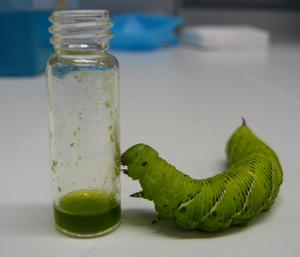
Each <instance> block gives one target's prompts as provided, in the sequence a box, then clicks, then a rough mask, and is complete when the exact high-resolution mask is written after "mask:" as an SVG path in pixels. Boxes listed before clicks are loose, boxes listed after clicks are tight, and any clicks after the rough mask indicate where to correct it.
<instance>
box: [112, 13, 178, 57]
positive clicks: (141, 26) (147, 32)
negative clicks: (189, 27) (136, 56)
mask: <svg viewBox="0 0 300 257" xmlns="http://www.w3.org/2000/svg"><path fill="white" fill-rule="evenodd" d="M113 22H114V26H113V33H114V37H113V39H112V40H111V48H112V49H114V50H129V51H143V50H153V49H156V48H160V47H165V46H171V45H176V44H177V42H178V40H177V37H176V35H175V29H176V27H177V26H179V25H181V24H182V23H183V19H182V18H181V17H176V16H169V15H154V14H121V15H117V16H114V17H113Z"/></svg>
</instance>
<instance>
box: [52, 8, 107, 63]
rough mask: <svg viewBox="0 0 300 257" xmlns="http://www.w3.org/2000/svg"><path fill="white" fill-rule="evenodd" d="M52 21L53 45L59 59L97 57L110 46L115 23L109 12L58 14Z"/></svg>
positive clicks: (65, 12)
mask: <svg viewBox="0 0 300 257" xmlns="http://www.w3.org/2000/svg"><path fill="white" fill-rule="evenodd" d="M50 21H51V22H52V26H51V28H50V32H51V33H52V38H51V43H52V44H53V47H54V49H55V52H56V54H57V55H59V56H63V57H66V58H73V57H74V58H78V57H80V58H81V57H83V58H95V57H97V56H99V55H102V54H103V53H105V51H106V50H107V49H108V47H109V40H110V38H111V37H112V32H111V30H110V29H111V27H112V22H111V20H110V19H109V13H108V12H107V11H106V10H72V11H55V12H53V14H52V16H51V17H50Z"/></svg>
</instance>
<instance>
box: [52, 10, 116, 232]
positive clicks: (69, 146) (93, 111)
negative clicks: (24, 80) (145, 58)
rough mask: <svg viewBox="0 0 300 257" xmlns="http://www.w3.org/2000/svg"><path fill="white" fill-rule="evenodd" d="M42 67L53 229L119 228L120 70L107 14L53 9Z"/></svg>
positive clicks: (106, 229)
mask: <svg viewBox="0 0 300 257" xmlns="http://www.w3.org/2000/svg"><path fill="white" fill-rule="evenodd" d="M50 20H51V22H52V26H51V28H50V31H51V33H52V38H51V43H52V44H53V46H54V49H55V54H54V55H53V56H52V57H50V58H49V61H48V65H47V89H48V105H49V141H50V162H51V170H52V171H51V173H52V191H53V208H54V218H55V224H56V227H57V228H58V229H59V230H60V231H62V232H63V233H65V234H68V235H72V236H76V237H93V236H98V235H101V234H104V233H107V232H110V231H112V230H113V229H114V228H116V227H117V226H118V224H119V223H120V145H119V108H120V104H119V67H118V61H117V59H116V58H115V57H114V56H113V55H111V54H109V53H108V52H107V49H108V45H109V44H108V42H109V39H110V38H111V36H112V33H111V30H110V28H111V26H112V22H111V20H110V19H109V13H108V12H107V11H106V10H72V11H55V12H53V14H52V16H51V17H50Z"/></svg>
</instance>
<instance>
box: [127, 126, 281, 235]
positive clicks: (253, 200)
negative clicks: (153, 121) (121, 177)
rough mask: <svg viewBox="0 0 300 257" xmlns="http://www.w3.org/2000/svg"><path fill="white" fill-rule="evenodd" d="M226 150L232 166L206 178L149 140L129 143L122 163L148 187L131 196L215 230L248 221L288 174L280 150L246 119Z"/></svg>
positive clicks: (191, 225)
mask: <svg viewBox="0 0 300 257" xmlns="http://www.w3.org/2000/svg"><path fill="white" fill-rule="evenodd" d="M226 153H227V158H228V169H227V170H225V171H224V172H223V173H221V174H218V175H216V176H213V177H209V178H206V179H193V178H191V177H189V176H188V175H186V174H184V173H182V172H180V171H179V170H177V169H176V168H175V167H174V166H172V165H170V164H169V163H167V162H166V161H165V160H163V159H162V158H160V157H159V155H158V153H157V152H156V151H155V150H154V149H153V148H151V147H150V146H148V145H144V144H137V145H134V146H132V147H131V148H129V149H128V150H127V151H126V152H125V153H123V154H122V156H121V163H122V165H124V166H127V169H126V170H124V172H125V173H126V174H128V175H129V176H130V177H131V178H132V179H134V180H137V179H138V180H139V182H140V185H141V187H142V189H143V190H142V191H141V192H138V193H135V194H133V195H131V196H133V197H143V198H145V199H148V200H151V201H153V202H154V204H155V209H156V211H157V212H158V218H161V219H171V220H174V221H175V222H176V223H177V225H179V226H180V227H183V228H185V229H189V230H194V229H197V230H204V231H210V232H213V231H220V230H223V229H225V228H227V227H229V226H231V225H237V224H244V223H247V222H249V221H250V220H251V219H252V218H253V217H255V216H256V215H257V214H259V213H260V212H262V211H265V210H268V209H269V208H270V207H271V205H272V204H273V202H274V201H275V198H276V196H277V194H278V191H279V187H280V185H281V183H282V177H283V175H282V169H281V165H280V162H279V160H278V157H277V155H276V154H275V152H274V151H273V150H272V149H271V148H270V147H269V146H268V145H267V144H265V143H264V142H263V141H262V140H261V139H259V138H258V137H257V136H256V135H255V134H254V133H253V132H252V131H251V130H250V128H249V127H248V126H247V125H246V122H245V120H243V124H242V125H241V126H240V127H238V128H237V129H236V131H235V132H234V133H233V134H232V136H231V137H230V139H229V141H228V143H227V146H226Z"/></svg>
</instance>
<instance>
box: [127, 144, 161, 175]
mask: <svg viewBox="0 0 300 257" xmlns="http://www.w3.org/2000/svg"><path fill="white" fill-rule="evenodd" d="M156 158H158V152H156V151H155V150H154V149H153V148H152V147H150V146H148V145H144V144H136V145H134V146H132V147H130V148H129V149H128V150H126V152H125V153H123V154H122V156H121V164H122V165H124V166H127V169H128V170H126V173H127V174H128V175H129V176H130V177H131V178H132V179H134V180H136V179H140V178H141V177H143V176H144V174H145V171H146V169H147V167H148V166H149V165H150V164H151V162H153V161H155V159H156Z"/></svg>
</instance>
